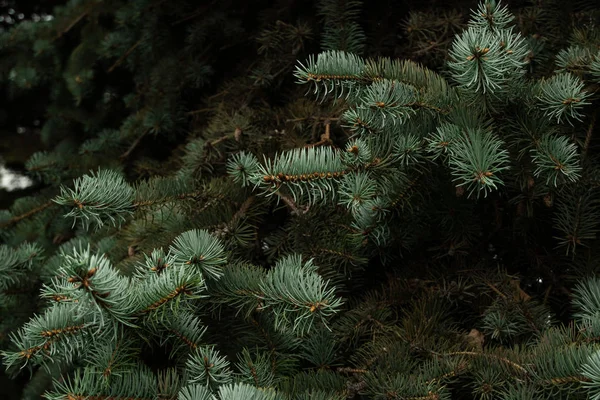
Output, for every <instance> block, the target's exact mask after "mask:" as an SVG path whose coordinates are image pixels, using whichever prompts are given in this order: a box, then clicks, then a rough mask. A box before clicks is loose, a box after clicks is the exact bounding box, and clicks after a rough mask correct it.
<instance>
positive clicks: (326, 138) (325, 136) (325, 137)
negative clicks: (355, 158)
mask: <svg viewBox="0 0 600 400" xmlns="http://www.w3.org/2000/svg"><path fill="white" fill-rule="evenodd" d="M330 126H331V121H330V120H329V119H327V120H325V133H324V134H322V135H321V140H319V141H318V142H317V143H312V144H307V145H306V146H304V147H305V148H309V147H317V146H322V145H328V144H331V139H330V134H331V129H330Z"/></svg>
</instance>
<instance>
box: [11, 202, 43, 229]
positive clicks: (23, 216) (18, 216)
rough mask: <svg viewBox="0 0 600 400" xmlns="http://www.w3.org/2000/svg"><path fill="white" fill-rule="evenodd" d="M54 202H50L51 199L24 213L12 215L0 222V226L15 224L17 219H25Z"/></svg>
mask: <svg viewBox="0 0 600 400" xmlns="http://www.w3.org/2000/svg"><path fill="white" fill-rule="evenodd" d="M54 204H55V203H54V202H52V201H48V202H46V203H44V204H42V205H41V206H39V207H36V208H34V209H31V210H29V211H27V212H26V213H24V214H21V215H17V216H16V217H13V218H11V219H9V220H8V221H6V222H4V223H3V224H0V227H2V228H7V227H9V226H11V225H14V224H16V223H17V222H19V221H21V220H23V219H25V218H29V217H31V216H32V215H35V214H37V213H39V212H41V211H44V210H45V209H46V208H48V207H51V206H53V205H54Z"/></svg>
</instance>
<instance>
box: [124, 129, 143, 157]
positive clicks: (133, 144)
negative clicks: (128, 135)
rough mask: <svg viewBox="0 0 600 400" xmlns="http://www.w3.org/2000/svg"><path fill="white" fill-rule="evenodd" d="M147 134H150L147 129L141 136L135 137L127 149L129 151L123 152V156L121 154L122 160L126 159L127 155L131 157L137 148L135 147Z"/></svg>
mask: <svg viewBox="0 0 600 400" xmlns="http://www.w3.org/2000/svg"><path fill="white" fill-rule="evenodd" d="M146 134H148V131H145V132H144V133H142V134H141V135H140V136H138V138H137V139H135V141H134V142H133V143H132V144H131V146H129V148H128V149H127V151H126V152H125V153H123V154H121V156H120V158H121V160H124V159H126V158H127V157H129V155H130V154H131V152H132V151H133V150H135V148H136V147H137V146H138V144H140V142H141V141H142V139H143V138H144V136H146Z"/></svg>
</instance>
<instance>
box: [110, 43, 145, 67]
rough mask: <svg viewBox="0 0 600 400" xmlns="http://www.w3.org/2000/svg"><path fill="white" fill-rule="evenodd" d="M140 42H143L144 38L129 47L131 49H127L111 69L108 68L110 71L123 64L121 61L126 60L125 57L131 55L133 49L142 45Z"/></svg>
mask: <svg viewBox="0 0 600 400" xmlns="http://www.w3.org/2000/svg"><path fill="white" fill-rule="evenodd" d="M140 43H142V39H140V40H138V41H137V42H136V43H135V44H134V45H133V46H131V47H130V48H129V50H127V51H126V52H125V54H123V55H122V56H121V57H120V58H119V59H118V60H117V61H116V62H115V63H114V64H113V65H112V66H111V67H110V68H109V69H108V73H111V72H113V71H114V70H115V68H117V67H118V66H119V65H121V63H122V62H123V61H125V59H126V58H127V57H129V55H130V54H131V53H133V51H134V50H135V49H136V48H137V47H138V46H139V45H140Z"/></svg>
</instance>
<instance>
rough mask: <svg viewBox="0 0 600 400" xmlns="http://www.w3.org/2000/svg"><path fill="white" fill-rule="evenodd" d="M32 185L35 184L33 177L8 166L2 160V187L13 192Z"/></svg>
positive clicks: (0, 169) (0, 176)
mask: <svg viewBox="0 0 600 400" xmlns="http://www.w3.org/2000/svg"><path fill="white" fill-rule="evenodd" d="M31 185H33V180H32V179H31V178H29V177H27V176H25V175H21V174H20V173H18V172H16V171H13V170H10V169H8V168H6V167H5V166H4V164H1V161H0V189H4V190H6V191H9V192H11V191H13V190H19V189H26V188H28V187H29V186H31Z"/></svg>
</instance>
